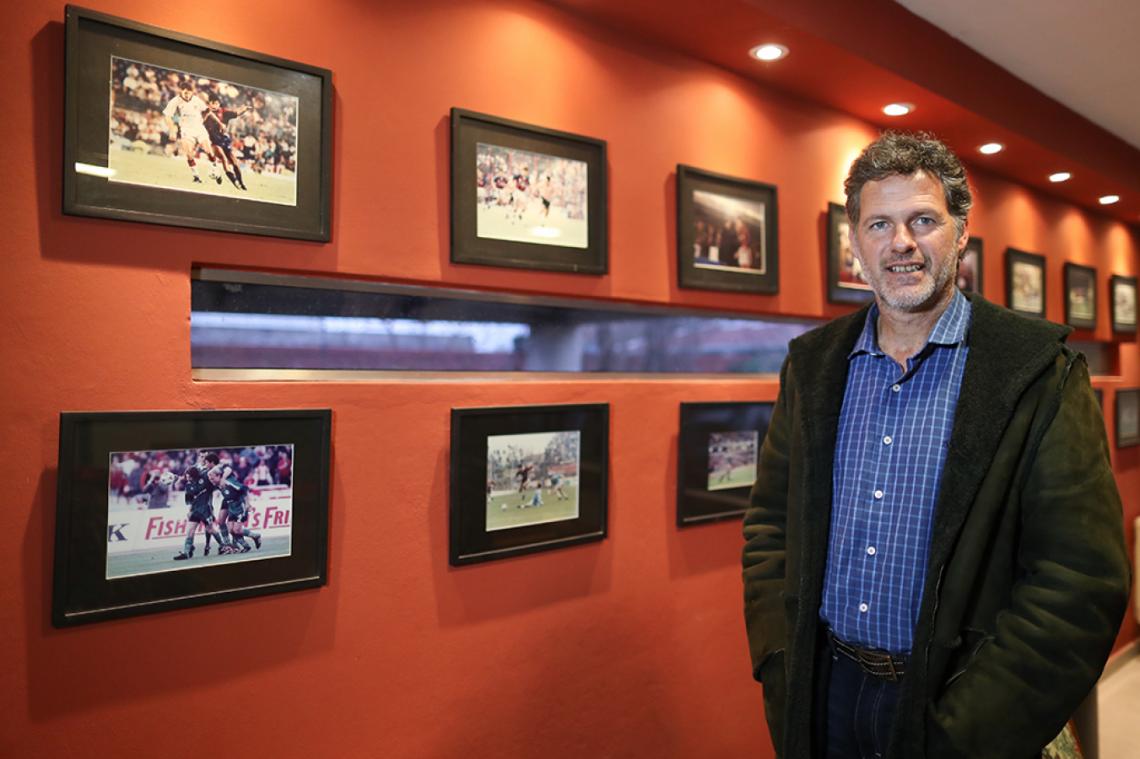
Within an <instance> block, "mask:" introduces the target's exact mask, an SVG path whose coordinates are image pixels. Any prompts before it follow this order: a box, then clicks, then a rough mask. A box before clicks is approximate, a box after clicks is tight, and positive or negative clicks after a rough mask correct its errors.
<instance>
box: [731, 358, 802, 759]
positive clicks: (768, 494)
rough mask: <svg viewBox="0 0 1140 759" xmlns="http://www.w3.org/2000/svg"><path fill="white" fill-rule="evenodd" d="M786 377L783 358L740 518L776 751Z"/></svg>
mask: <svg viewBox="0 0 1140 759" xmlns="http://www.w3.org/2000/svg"><path fill="white" fill-rule="evenodd" d="M790 374H791V369H790V359H785V360H784V365H783V367H782V368H781V370H780V393H779V396H778V397H777V399H776V403H775V407H774V408H773V411H772V418H771V419H770V421H769V424H768V433H767V435H766V436H765V437H764V444H763V446H762V447H761V448H760V460H759V463H758V466H757V470H756V483H755V484H754V485H753V486H752V493H751V497H750V503H749V507H748V509H747V511H746V512H745V514H744V540H745V543H744V556H743V566H744V621H745V626H746V627H747V630H748V647H749V650H750V652H751V656H752V675H753V677H755V678H756V679H757V680H759V681H761V682H762V683H763V684H764V708H765V712H766V716H767V720H768V729H769V733H770V734H771V736H772V742H773V744H774V745H775V746H776V747H777V750H778V749H779V748H780V745H781V741H782V737H783V723H784V703H785V701H786V697H787V693H786V677H785V672H784V654H783V651H784V646H785V641H786V637H787V635H786V622H785V616H784V600H783V599H784V593H783V590H784V574H785V567H786V563H785V555H786V553H787V544H786V539H787V529H786V527H787V517H788V503H787V501H788V460H789V459H788V455H789V448H790V429H791V413H790V407H791V405H792V398H791V396H792V390H791V387H792V385H791V382H790Z"/></svg>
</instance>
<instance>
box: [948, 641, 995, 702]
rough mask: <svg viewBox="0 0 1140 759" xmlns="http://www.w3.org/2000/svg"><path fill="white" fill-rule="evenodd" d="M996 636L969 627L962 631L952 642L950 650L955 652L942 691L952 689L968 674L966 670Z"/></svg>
mask: <svg viewBox="0 0 1140 759" xmlns="http://www.w3.org/2000/svg"><path fill="white" fill-rule="evenodd" d="M993 638H994V636H992V635H990V634H989V633H988V632H986V631H985V630H975V629H973V628H970V627H967V628H965V629H963V630H962V633H961V635H959V636H958V637H957V638H956V639H954V641H952V642H951V644H950V646H948V648H951V649H952V650H953V653H951V655H950V663H949V667H948V668H947V670H946V671H947V672H949V673H950V675H949V676H948V677H947V678H946V680H945V681H944V682H943V684H942V689H943V690H945V689H946V688H948V687H950V685H951V684H953V683H954V681H955V680H957V679H958V678H960V677H961V676H962V675H964V674H966V670H967V669H969V667H970V662H972V661H973V660H974V657H976V656H977V655H978V652H979V651H981V650H982V649H983V648H985V646H986V644H987V643H989V642H990V641H991V640H993Z"/></svg>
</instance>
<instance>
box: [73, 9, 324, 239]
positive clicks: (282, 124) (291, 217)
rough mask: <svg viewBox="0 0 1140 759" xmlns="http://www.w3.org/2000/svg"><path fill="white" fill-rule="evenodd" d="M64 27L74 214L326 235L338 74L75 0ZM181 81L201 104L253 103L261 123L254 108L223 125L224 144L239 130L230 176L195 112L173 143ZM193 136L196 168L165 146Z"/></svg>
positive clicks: (221, 228) (232, 229) (177, 147)
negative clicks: (171, 120) (171, 115)
mask: <svg viewBox="0 0 1140 759" xmlns="http://www.w3.org/2000/svg"><path fill="white" fill-rule="evenodd" d="M66 34H67V41H66V47H67V59H66V87H65V105H64V145H63V159H64V160H63V167H64V169H63V212H64V213H65V214H70V215H75V216H94V217H101V218H108V219H119V220H124V221H136V222H146V223H151V224H164V225H170V226H176V227H192V228H195V229H211V230H218V231H224V232H239V233H244V234H254V235H268V236H272V237H286V238H293V239H299V240H313V241H318V242H327V241H328V240H329V237H330V229H331V203H330V188H331V187H332V135H333V124H332V109H333V88H332V72H331V71H329V70H327V69H322V68H317V67H315V66H310V65H307V64H303V63H298V62H296V61H288V60H285V59H282V58H276V57H273V56H269V55H263V54H261V53H256V52H253V51H251V50H245V49H242V48H238V47H234V46H232V45H226V44H222V43H220V42H213V41H210V40H205V39H201V38H199V37H193V36H190V35H188V34H182V33H179V32H174V31H169V30H166V29H160V28H158V27H154V26H150V25H147V24H142V23H139V22H136V21H130V20H128V19H123V18H118V17H115V16H109V15H106V14H103V13H98V12H96V11H92V10H88V9H86V8H81V7H78V6H73V5H69V6H67V10H66ZM203 80H206V81H205V83H203ZM175 82H177V83H178V85H180V84H181V83H184V82H186V83H192V84H193V87H194V90H193V94H192V98H198V97H200V96H201V97H204V99H203V100H199V101H197V102H198V103H199V104H202V103H204V102H206V100H208V99H209V97H210V96H211V94H215V95H216V96H217V97H219V98H220V99H221V100H222V101H223V102H222V103H221V105H222V107H223V108H230V109H231V110H232V111H233V112H235V113H236V112H238V111H241V109H242V107H243V106H247V105H251V106H253V112H254V114H255V119H256V124H257V125H258V126H257V127H256V130H255V129H254V127H253V126H252V125H253V124H254V123H255V121H254V119H250V118H248V117H246V116H245V114H244V113H243V114H242V116H240V117H238V118H235V119H233V120H229V119H228V118H226V120H225V126H224V127H222V133H221V136H220V137H219V139H223V138H224V137H225V136H229V137H230V139H231V140H233V139H234V138H235V137H236V138H237V143H236V144H237V147H236V148H234V147H233V146H232V145H231V146H230V148H229V152H228V153H226V154H223V156H222V164H221V169H222V170H221V171H219V170H218V169H216V168H215V167H214V163H213V161H212V160H211V159H209V158H208V157H207V158H203V157H202V155H203V153H205V152H206V151H205V150H204V149H203V146H204V145H205V146H206V147H209V148H210V150H211V151H212V150H213V144H212V143H213V138H209V137H208V135H207V134H206V132H205V130H204V127H202V126H200V125H197V124H196V122H195V118H196V117H194V116H193V115H192V114H189V113H188V114H187V115H186V116H185V117H180V118H179V121H180V122H181V121H182V120H183V119H185V123H184V124H181V125H180V126H178V127H176V129H177V130H178V135H179V138H178V139H172V138H171V137H170V134H171V128H170V126H169V124H168V123H167V122H166V120H165V118H164V116H163V111H164V109H165V107H170V108H176V106H177V104H175V103H174V100H176V99H177V95H175V97H174V98H170V97H169V96H170V94H171V93H175V92H177V90H175V87H176V86H178V85H176V84H175ZM218 93H222V94H218ZM109 99H110V100H111V107H108V100H109ZM187 102H195V101H193V100H189V101H187ZM164 103H165V104H166V106H164V105H163V104H164ZM224 118H225V117H224ZM206 121H211V120H210V119H209V117H207V119H206ZM247 124H249V126H246V125H247ZM266 125H268V126H266ZM235 130H236V132H235ZM255 131H256V132H257V133H258V136H257V137H255V136H254V132H255ZM242 132H245V136H244V137H243V135H242ZM195 134H197V135H200V137H197V138H195V137H193V135H195ZM262 134H264V135H265V137H266V139H265V141H264V142H263V143H257V142H256V141H257V140H260V139H261V136H262ZM270 135H272V138H270ZM183 138H185V139H187V140H194V139H198V140H199V142H197V144H196V145H195V144H194V143H192V142H191V143H186V144H190V145H191V148H190V150H192V151H193V154H194V155H195V161H196V162H195V165H194V167H193V168H191V167H190V166H189V165H188V163H187V162H186V161H185V160H184V159H182V158H174V157H171V156H169V155H167V154H166V153H165V150H166V148H167V147H169V146H174V147H173V149H174V150H176V151H178V152H179V154H184V150H185V144H183V143H182V139H183ZM246 138H249V139H252V140H254V141H255V143H251V145H250V146H249V147H247V146H246V144H245V139H246ZM270 139H272V141H270ZM278 140H280V142H278ZM207 142H209V143H211V144H210V145H206V143H207ZM219 150H221V148H219ZM207 155H208V153H207ZM227 155H228V156H232V157H233V158H235V159H237V161H236V164H233V165H231V164H229V163H227V161H226V156H227ZM247 155H248V160H247ZM239 156H240V157H239ZM199 163H200V164H201V165H202V167H205V169H206V170H207V171H208V174H207V175H206V176H202V174H203V173H205V172H200V171H199V168H198V164H199ZM258 166H260V167H261V168H262V169H263V170H261V171H258V170H256V169H257V167H258ZM290 167H292V169H293V171H292V172H291V171H290V170H289V169H290ZM223 173H225V174H226V178H225V179H223V178H222V174H223ZM215 177H216V179H215ZM239 177H240V182H239ZM195 178H197V180H198V181H195ZM239 184H240V186H241V187H246V188H247V189H244V190H242V189H241V187H239Z"/></svg>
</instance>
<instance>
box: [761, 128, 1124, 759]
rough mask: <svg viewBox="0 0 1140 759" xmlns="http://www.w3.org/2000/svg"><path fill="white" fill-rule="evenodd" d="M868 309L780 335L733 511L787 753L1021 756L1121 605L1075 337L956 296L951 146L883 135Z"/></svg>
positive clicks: (958, 204)
mask: <svg viewBox="0 0 1140 759" xmlns="http://www.w3.org/2000/svg"><path fill="white" fill-rule="evenodd" d="M845 187H846V190H847V215H848V217H849V219H850V222H851V233H850V242H851V246H852V251H853V253H854V254H855V256H856V257H857V259H858V261H859V263H860V264H861V265H862V267H863V273H864V276H865V277H866V279H867V281H868V282H869V284H870V286H871V288H872V290H873V291H874V295H875V301H874V304H873V305H871V306H868V307H867V308H864V309H862V310H860V311H858V312H857V313H855V314H852V315H850V316H846V317H843V318H841V319H837V320H836V321H834V322H831V323H830V324H827V325H825V326H823V327H821V328H819V329H816V330H813V331H812V332H809V333H808V334H806V335H803V336H801V337H799V338H797V339H796V340H793V341H792V343H791V344H790V346H789V353H788V357H787V359H786V361H785V363H784V366H783V369H782V370H781V374H780V395H779V398H778V399H777V402H776V407H775V409H774V413H773V415H772V420H771V425H770V427H769V430H768V434H767V437H766V439H765V441H764V445H763V448H762V450H761V454H760V462H759V466H758V472H757V475H758V476H757V482H756V485H755V487H754V488H753V491H752V499H751V505H750V507H749V509H748V511H747V513H746V515H745V519H744V535H745V540H746V544H745V549H744V586H745V592H744V597H745V617H746V623H747V629H748V640H749V647H750V649H751V653H752V665H753V674H754V676H755V677H756V678H757V679H759V680H760V681H761V682H762V683H763V685H764V702H765V712H766V715H767V718H768V725H769V731H770V733H771V735H772V738H773V741H774V743H775V745H776V748H777V754H778V755H780V756H782V757H784V759H808V758H809V757H812V758H813V759H814V758H815V757H828V758H829V759H830V758H831V757H879V756H882V757H886V758H887V759H923V758H924V757H925V758H928V759H943V758H947V759H948V758H949V757H969V758H970V759H987V758H989V757H992V758H993V759H1029V757H1037V756H1040V752H1041V749H1042V747H1043V746H1045V745H1046V744H1047V743H1048V742H1049V741H1050V739H1052V738H1053V736H1055V735H1056V734H1057V733H1058V732H1059V731H1060V729H1061V727H1062V726H1063V725H1064V723H1065V721H1066V719H1067V718H1068V717H1069V716H1070V715H1071V714H1072V712H1073V711H1074V709H1075V708H1076V707H1077V705H1078V704H1079V703H1080V702H1081V700H1082V699H1083V698H1084V696H1085V695H1086V694H1087V693H1088V692H1089V690H1090V688H1091V687H1092V686H1093V684H1094V683H1095V682H1096V679H1097V677H1098V675H1099V674H1100V672H1101V669H1102V667H1103V665H1104V662H1105V660H1106V658H1107V656H1108V654H1109V651H1110V649H1111V647H1112V643H1113V639H1114V637H1115V635H1116V633H1117V629H1118V626H1119V624H1120V620H1121V617H1122V615H1123V612H1124V608H1125V605H1126V603H1127V593H1128V564H1127V559H1126V555H1125V550H1124V542H1123V534H1122V520H1121V508H1120V498H1119V495H1118V493H1117V490H1116V485H1115V482H1114V479H1113V474H1112V470H1111V468H1110V466H1109V459H1108V448H1107V441H1106V439H1105V434H1104V426H1103V420H1102V418H1101V416H1100V413H1099V411H1098V408H1097V402H1096V398H1095V397H1094V395H1093V392H1092V389H1091V387H1090V386H1089V380H1088V369H1087V367H1086V366H1085V362H1084V359H1083V357H1081V356H1080V355H1078V354H1077V353H1075V352H1073V351H1072V350H1071V349H1069V348H1068V347H1067V346H1065V345H1064V342H1063V341H1064V339H1065V337H1066V335H1067V334H1068V332H1069V329H1068V328H1067V327H1061V326H1059V325H1056V324H1051V323H1049V322H1046V321H1043V320H1034V319H1028V318H1025V317H1021V316H1017V315H1015V314H1013V313H1011V312H1009V311H1007V310H1005V309H1002V308H999V307H996V306H993V305H991V304H989V303H988V302H986V301H985V300H982V299H981V298H974V297H970V298H969V299H967V297H966V296H964V295H962V293H960V292H959V291H958V289H957V288H956V287H955V286H954V281H955V275H956V271H957V265H958V260H959V257H960V255H961V254H962V251H963V250H964V249H965V246H966V241H967V239H968V233H967V231H966V216H967V214H968V212H969V209H970V205H971V202H972V200H971V196H970V191H969V187H968V186H967V183H966V173H965V170H964V169H963V168H962V165H961V164H960V163H959V161H958V159H957V157H956V156H954V154H953V153H951V152H950V150H949V149H948V148H947V147H946V146H945V145H943V144H942V143H940V142H938V141H937V140H934V139H933V138H931V137H929V136H928V135H907V134H899V133H892V132H888V133H886V134H884V135H883V136H882V137H880V138H879V140H877V141H876V142H874V143H873V144H872V145H870V146H869V147H867V148H866V149H865V150H864V151H863V153H862V154H861V155H860V156H859V158H857V159H856V161H855V162H854V164H852V167H851V171H850V174H849V175H848V177H847V181H846V184H845Z"/></svg>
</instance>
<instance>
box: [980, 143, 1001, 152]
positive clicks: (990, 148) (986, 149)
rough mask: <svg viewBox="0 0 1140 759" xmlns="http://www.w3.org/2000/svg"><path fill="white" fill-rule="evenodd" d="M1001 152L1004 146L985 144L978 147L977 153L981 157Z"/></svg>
mask: <svg viewBox="0 0 1140 759" xmlns="http://www.w3.org/2000/svg"><path fill="white" fill-rule="evenodd" d="M1003 150H1005V145H1002V144H1001V143H1000V142H987V143H986V144H985V145H981V146H979V147H978V152H979V153H981V154H982V155H993V154H994V153H1000V152H1001V151H1003Z"/></svg>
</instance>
